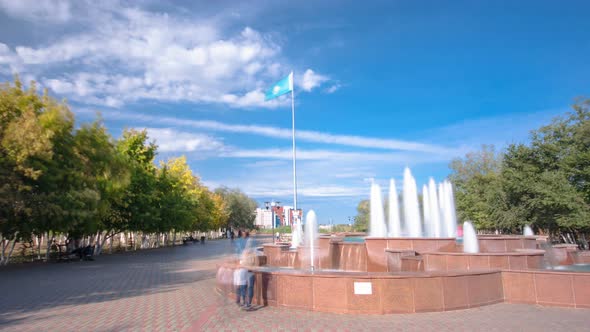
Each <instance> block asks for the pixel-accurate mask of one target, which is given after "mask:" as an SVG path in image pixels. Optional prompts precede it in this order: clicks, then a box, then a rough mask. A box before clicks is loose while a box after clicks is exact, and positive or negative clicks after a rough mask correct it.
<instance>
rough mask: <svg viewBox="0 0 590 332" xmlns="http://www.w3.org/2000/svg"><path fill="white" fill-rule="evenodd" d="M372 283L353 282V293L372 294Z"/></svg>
mask: <svg viewBox="0 0 590 332" xmlns="http://www.w3.org/2000/svg"><path fill="white" fill-rule="evenodd" d="M372 294H373V284H372V283H371V282H356V281H355V283H354V295H372Z"/></svg>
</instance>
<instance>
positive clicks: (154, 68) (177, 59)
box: [0, 0, 327, 108]
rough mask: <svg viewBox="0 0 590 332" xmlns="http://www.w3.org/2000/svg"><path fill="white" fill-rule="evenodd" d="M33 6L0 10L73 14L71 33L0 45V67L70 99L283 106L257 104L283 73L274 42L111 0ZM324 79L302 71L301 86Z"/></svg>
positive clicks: (18, 13)
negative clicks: (38, 81) (31, 76)
mask: <svg viewBox="0 0 590 332" xmlns="http://www.w3.org/2000/svg"><path fill="white" fill-rule="evenodd" d="M0 1H2V0H0ZM36 3H37V2H35V3H33V2H32V1H25V2H19V1H14V2H13V1H3V2H2V4H3V7H2V8H4V10H5V11H7V12H8V13H12V15H14V16H16V17H20V18H27V17H28V16H27V15H28V14H26V13H27V9H28V10H31V13H35V14H34V15H41V14H40V13H46V15H48V16H51V15H53V16H52V17H56V18H59V20H60V22H61V21H63V22H66V21H67V20H68V19H69V17H68V15H73V16H74V19H75V27H76V28H75V29H68V30H66V31H70V32H69V33H66V34H65V35H62V36H59V37H58V38H55V37H54V38H51V36H48V38H47V39H46V40H51V42H48V43H46V44H41V45H27V46H24V45H16V46H14V47H13V49H14V51H12V50H11V49H10V48H9V47H8V46H7V45H4V44H0V63H6V64H9V65H10V66H11V68H15V69H16V70H19V71H20V72H28V73H31V74H35V76H36V77H40V78H41V83H42V84H44V85H45V86H47V87H49V88H50V89H51V90H52V91H53V92H55V93H56V94H63V95H64V96H65V97H68V98H69V99H71V100H73V101H78V102H81V103H85V104H98V105H107V106H115V107H118V106H121V105H124V104H126V103H130V102H136V101H140V100H155V101H166V102H193V103H217V104H224V105H227V106H230V107H236V108H252V107H265V108H272V107H276V106H278V105H280V104H282V103H285V102H286V99H284V98H283V99H279V100H274V101H273V102H265V101H264V92H263V91H264V90H265V89H266V88H267V87H268V86H269V85H270V84H272V82H274V81H275V80H276V79H277V78H279V77H280V75H283V74H284V73H285V72H286V69H285V68H284V67H283V66H282V65H281V64H285V63H287V64H288V60H287V59H285V58H284V57H283V55H282V53H281V47H280V45H279V44H277V43H276V42H274V41H273V40H272V39H271V38H270V37H269V36H267V35H264V34H262V33H261V32H259V31H256V30H254V29H252V28H250V27H245V28H243V29H242V30H241V31H239V32H237V33H233V34H230V33H227V32H226V31H223V29H222V28H221V26H223V25H222V24H220V23H219V22H216V21H213V20H204V19H196V18H194V17H183V16H178V15H173V14H168V13H159V12H151V11H147V10H143V9H140V8H129V7H126V6H124V5H121V4H119V3H117V2H108V3H96V4H91V3H86V2H72V3H68V2H65V1H60V2H58V3H56V6H55V8H53V7H51V6H49V7H51V8H53V10H55V11H56V12H55V13H49V12H48V9H47V8H49V7H48V6H47V4H48V2H47V1H41V2H39V3H40V5H39V8H38V9H35V8H37V7H36ZM70 4H71V5H70ZM46 7H47V8H46ZM44 8H45V9H44ZM74 10H75V12H73V11H74ZM31 15H33V14H31ZM72 24H73V23H72ZM62 31H63V30H62ZM48 33H49V32H48ZM2 46H4V47H2ZM15 69H13V70H15ZM55 73H59V74H55ZM326 79H327V78H326V77H325V76H323V75H320V74H317V73H315V72H313V71H312V70H311V69H308V70H307V71H306V72H305V74H304V75H303V81H302V82H301V84H302V86H303V88H304V89H305V90H306V91H310V90H311V89H313V88H314V87H317V86H318V85H319V84H321V83H322V82H323V81H325V80H326Z"/></svg>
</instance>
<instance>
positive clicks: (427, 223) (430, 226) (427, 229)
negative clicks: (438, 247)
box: [422, 185, 435, 237]
mask: <svg viewBox="0 0 590 332" xmlns="http://www.w3.org/2000/svg"><path fill="white" fill-rule="evenodd" d="M429 196H430V195H429V194H428V187H427V186H426V185H423V186H422V207H423V208H422V210H423V211H424V235H425V236H426V237H435V236H434V227H435V225H434V222H433V220H432V216H431V212H430V197H429Z"/></svg>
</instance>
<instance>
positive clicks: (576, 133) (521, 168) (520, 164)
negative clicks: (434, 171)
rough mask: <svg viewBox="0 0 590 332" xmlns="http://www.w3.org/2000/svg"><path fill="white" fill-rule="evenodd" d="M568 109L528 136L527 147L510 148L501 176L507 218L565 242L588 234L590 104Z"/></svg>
mask: <svg viewBox="0 0 590 332" xmlns="http://www.w3.org/2000/svg"><path fill="white" fill-rule="evenodd" d="M573 109H574V111H573V112H571V113H568V114H567V115H566V116H565V117H559V118H556V119H555V120H553V121H552V123H551V124H549V125H547V126H543V127H541V128H540V129H538V130H535V131H533V132H532V133H531V143H530V145H529V146H527V145H524V144H512V145H510V146H509V148H508V149H507V152H506V156H505V158H504V165H503V171H502V177H503V181H504V191H505V192H506V196H507V198H508V199H507V201H506V203H507V206H506V211H507V213H508V214H509V215H510V216H514V219H517V220H518V221H519V223H520V224H521V225H522V224H524V223H529V224H532V225H533V226H534V227H536V228H537V229H539V230H541V231H544V232H547V233H553V234H555V233H558V232H563V231H565V232H566V233H567V235H568V237H570V238H569V239H568V240H569V241H573V238H575V237H576V235H577V234H578V233H582V234H583V233H587V232H588V230H590V219H589V218H588V217H590V205H589V203H590V185H589V184H588V181H589V180H590V159H589V157H590V101H588V100H586V101H582V102H580V103H578V104H576V105H574V106H573Z"/></svg>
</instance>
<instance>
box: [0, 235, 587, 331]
mask: <svg viewBox="0 0 590 332" xmlns="http://www.w3.org/2000/svg"><path fill="white" fill-rule="evenodd" d="M232 250H233V248H232V245H231V242H230V241H229V240H217V241H210V242H208V243H207V244H205V245H199V244H197V245H190V246H180V247H176V248H163V249H154V250H147V251H138V252H128V253H124V254H116V255H105V256H100V257H98V258H97V260H96V261H94V262H72V263H59V264H38V265H33V264H29V265H19V266H9V267H7V268H3V269H0V331H19V332H20V331H23V332H24V331H60V332H61V331H362V330H369V331H371V330H372V331H379V330H381V331H590V309H566V308H553V307H539V306H529V305H514V304H497V305H493V306H487V307H482V308H475V309H469V310H460V311H453V312H446V313H423V314H411V315H383V316H380V315H375V316H371V315H338V314H328V313H318V312H308V311H301V310H289V309H284V308H275V307H263V308H258V310H256V311H251V312H245V311H241V310H239V309H238V308H237V307H236V306H235V304H233V303H232V301H231V300H228V299H226V298H225V297H223V296H221V295H220V294H218V293H217V292H216V290H215V272H216V271H215V265H216V263H218V262H219V261H220V260H222V259H223V257H226V256H227V255H228V254H230V253H231V252H232Z"/></svg>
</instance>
